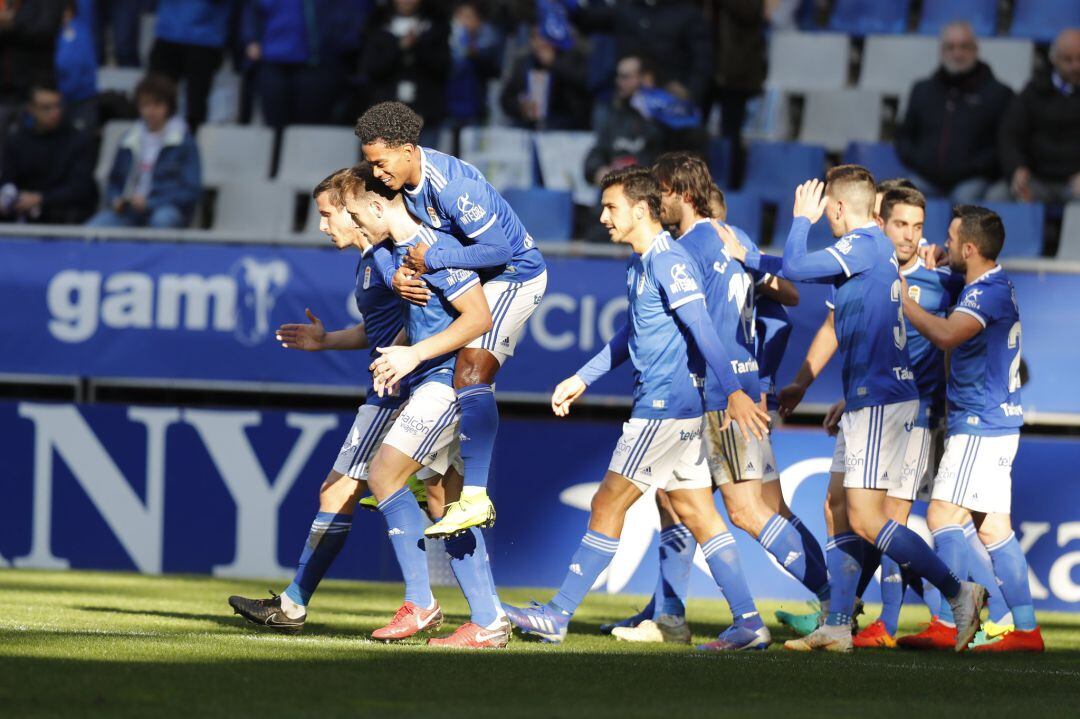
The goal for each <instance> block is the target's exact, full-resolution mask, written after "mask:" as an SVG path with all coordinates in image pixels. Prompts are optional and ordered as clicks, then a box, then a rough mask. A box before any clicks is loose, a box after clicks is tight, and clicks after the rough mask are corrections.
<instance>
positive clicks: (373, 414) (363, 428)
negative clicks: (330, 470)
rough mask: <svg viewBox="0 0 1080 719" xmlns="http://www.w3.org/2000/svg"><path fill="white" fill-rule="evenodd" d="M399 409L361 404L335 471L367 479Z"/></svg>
mask: <svg viewBox="0 0 1080 719" xmlns="http://www.w3.org/2000/svg"><path fill="white" fill-rule="evenodd" d="M398 409H399V408H396V407H376V406H375V405H372V404H363V405H360V408H359V409H357V410H356V419H354V420H353V425H352V429H350V430H349V436H348V437H346V438H345V443H344V444H343V445H341V451H340V452H339V453H338V456H337V459H336V460H334V471H335V472H337V473H338V474H343V475H345V476H346V477H351V478H352V479H358V480H366V479H367V477H368V469H369V468H370V467H371V460H372V459H373V458H374V457H375V450H377V449H378V448H379V445H381V444H382V443H383V439H385V438H386V433H387V432H389V431H390V425H391V424H392V423H393V421H394V418H395V417H397V412H398Z"/></svg>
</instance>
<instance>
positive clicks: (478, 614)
mask: <svg viewBox="0 0 1080 719" xmlns="http://www.w3.org/2000/svg"><path fill="white" fill-rule="evenodd" d="M445 545H446V554H447V555H449V557H450V569H451V570H452V571H453V572H454V577H455V578H456V579H457V582H458V585H459V586H460V587H461V593H462V594H464V595H465V599H466V601H468V602H469V609H470V610H472V617H471V619H472V622H473V624H479V625H480V626H482V627H488V626H491V624H492V623H493V622H494V621H495V620H496V619H498V618H499V612H498V610H497V609H496V607H497V606H498V603H497V602H496V601H495V598H494V597H493V596H492V591H491V584H490V579H489V578H488V570H487V563H488V558H487V545H486V544H485V543H484V535H483V533H482V532H481V531H480V530H479V529H478V528H477V527H473V528H472V529H471V530H469V531H468V532H465V533H463V534H457V535H454V536H452V537H447V538H446V540H445Z"/></svg>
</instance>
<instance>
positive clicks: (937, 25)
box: [918, 0, 998, 35]
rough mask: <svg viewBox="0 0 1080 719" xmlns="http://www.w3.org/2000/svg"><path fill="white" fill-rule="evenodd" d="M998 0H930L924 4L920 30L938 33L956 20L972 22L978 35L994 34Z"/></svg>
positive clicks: (927, 32) (926, 32)
mask: <svg viewBox="0 0 1080 719" xmlns="http://www.w3.org/2000/svg"><path fill="white" fill-rule="evenodd" d="M997 7H998V0H929V1H928V2H923V4H922V16H921V17H920V18H919V27H918V32H921V33H923V34H925V35H937V34H938V33H939V32H941V28H943V27H945V26H946V25H948V24H949V23H951V22H952V21H954V20H966V21H968V22H969V23H971V27H972V28H973V29H974V30H975V34H976V35H993V34H994V31H995V30H996V29H997Z"/></svg>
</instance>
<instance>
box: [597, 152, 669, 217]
mask: <svg viewBox="0 0 1080 719" xmlns="http://www.w3.org/2000/svg"><path fill="white" fill-rule="evenodd" d="M616 185H619V186H621V187H622V189H623V194H624V195H626V199H628V200H630V202H631V203H632V204H636V203H638V202H644V203H645V204H646V205H648V207H649V216H650V217H652V219H654V220H656V221H657V222H659V221H660V183H659V182H658V181H657V179H656V176H655V175H654V174H653V173H652V172H651V171H650V170H649V169H647V168H645V167H638V166H636V165H634V166H631V167H624V168H623V169H621V170H612V171H611V172H609V173H608V174H606V175H604V176H603V178H601V179H600V189H601V190H606V189H607V188H609V187H615V186H616Z"/></svg>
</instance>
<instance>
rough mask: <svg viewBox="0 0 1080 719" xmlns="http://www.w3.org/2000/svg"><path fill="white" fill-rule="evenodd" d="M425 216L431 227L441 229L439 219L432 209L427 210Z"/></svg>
mask: <svg viewBox="0 0 1080 719" xmlns="http://www.w3.org/2000/svg"><path fill="white" fill-rule="evenodd" d="M427 216H428V219H430V220H431V226H432V227H442V220H440V219H439V215H438V214H437V213H436V212H435V208H434V207H429V208H427Z"/></svg>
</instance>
